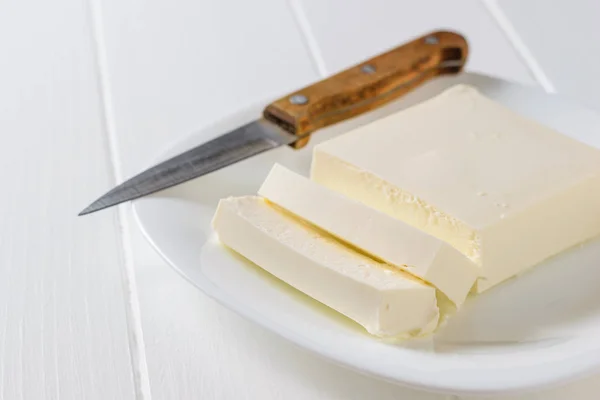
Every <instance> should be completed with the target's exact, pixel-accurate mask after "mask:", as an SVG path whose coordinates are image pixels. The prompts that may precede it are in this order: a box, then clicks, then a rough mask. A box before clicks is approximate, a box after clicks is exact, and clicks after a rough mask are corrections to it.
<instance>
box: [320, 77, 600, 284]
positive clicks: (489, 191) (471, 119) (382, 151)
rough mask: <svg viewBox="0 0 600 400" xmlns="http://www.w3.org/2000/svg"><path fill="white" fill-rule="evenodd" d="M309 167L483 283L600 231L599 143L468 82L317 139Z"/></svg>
mask: <svg viewBox="0 0 600 400" xmlns="http://www.w3.org/2000/svg"><path fill="white" fill-rule="evenodd" d="M311 177H312V179H313V180H314V181H316V182H318V183H320V184H322V185H324V186H327V187H329V188H331V189H333V190H336V191H338V192H340V193H343V194H345V195H346V196H348V197H351V198H353V199H355V200H358V201H361V202H363V203H365V204H367V205H369V206H371V207H373V208H376V209H378V210H380V211H382V212H384V213H386V214H388V215H390V216H393V217H395V218H398V219H400V220H403V221H405V222H407V223H408V224H410V225H412V226H414V227H417V228H419V229H421V230H423V231H425V232H427V233H429V234H431V235H433V236H435V237H437V238H440V239H442V240H444V241H446V242H448V243H449V244H451V245H452V246H454V247H455V248H456V249H458V250H459V251H461V252H462V253H463V254H465V255H467V256H468V257H469V258H471V259H472V260H473V261H474V262H475V263H477V264H478V265H479V266H480V267H481V269H480V277H479V279H478V282H477V290H478V291H479V292H481V291H483V290H486V289H488V288H490V287H492V286H494V285H496V284H498V283H500V282H502V281H504V280H506V279H507V278H509V277H511V276H514V275H516V274H518V273H520V272H522V271H524V270H525V269H527V268H529V267H531V266H532V265H534V264H536V263H539V262H540V261H542V260H544V259H546V258H548V257H550V256H553V255H555V254H557V253H559V252H561V251H563V250H565V249H567V248H569V247H571V246H573V245H575V244H577V243H580V242H583V241H585V240H587V239H590V238H592V237H593V236H596V235H598V234H599V233H600V151H599V150H598V149H595V148H592V147H589V146H587V145H585V144H583V143H580V142H578V141H576V140H574V139H571V138H569V137H567V136H564V135H562V134H560V133H558V132H555V131H553V130H551V129H549V128H547V127H545V126H542V125H540V124H538V123H536V122H533V121H530V120H528V119H526V118H524V117H522V116H520V115H518V114H516V113H515V112H513V111H511V110H510V109H508V108H505V107H504V106H502V105H500V104H498V103H496V102H494V101H492V100H490V99H488V98H486V97H485V96H483V95H482V94H480V93H479V92H478V91H477V90H476V89H474V88H472V87H470V86H466V85H457V86H454V87H452V88H450V89H448V90H446V91H445V92H443V93H442V94H440V95H438V96H436V97H434V98H432V99H430V100H428V101H425V102H423V103H421V104H419V105H417V106H414V107H412V108H410V109H407V110H404V111H402V112H399V113H396V114H394V115H391V116H389V117H386V118H384V119H380V120H378V121H376V122H374V123H371V124H369V125H366V126H363V127H360V128H358V129H356V130H354V131H352V132H349V133H347V134H345V135H342V136H339V137H336V138H334V139H332V140H329V141H327V142H325V143H322V144H320V145H318V146H317V147H316V148H315V151H314V157H313V164H312V171H311Z"/></svg>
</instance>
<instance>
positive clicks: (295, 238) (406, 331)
mask: <svg viewBox="0 0 600 400" xmlns="http://www.w3.org/2000/svg"><path fill="white" fill-rule="evenodd" d="M213 227H214V229H215V231H216V232H217V234H218V236H219V239H220V240H221V242H222V243H223V244H225V245H226V246H228V247H230V248H231V249H233V250H235V251H236V252H238V253H240V254H241V255H242V256H244V257H246V258H247V259H249V260H250V261H252V262H254V263H255V264H257V265H258V266H260V267H261V268H263V269H265V270H266V271H268V272H269V273H271V274H272V275H274V276H276V277H277V278H279V279H281V280H282V281H284V282H286V283H288V284H289V285H291V286H293V287H294V288H296V289H298V290H300V291H302V292H304V293H305V294H307V295H309V296H310V297H312V298H314V299H316V300H318V301H320V302H321V303H323V304H325V305H327V306H329V307H331V308H333V309H334V310H337V311H338V312H340V313H342V314H344V315H345V316H347V317H348V318H350V319H352V320H354V321H356V322H357V323H359V324H360V325H362V326H363V327H364V328H365V329H366V330H367V331H368V332H370V333H371V334H373V335H376V336H382V337H392V336H393V337H410V336H420V335H425V334H427V333H431V332H432V331H433V330H434V329H435V328H436V327H437V324H438V318H439V311H438V306H437V301H436V291H435V288H433V287H432V286H430V285H427V284H425V283H423V282H421V281H419V280H418V279H416V278H414V277H413V276H411V275H410V274H407V273H405V272H403V271H400V270H398V269H397V268H392V267H390V266H387V265H385V264H382V263H379V262H377V261H374V260H373V259H371V258H369V257H366V256H364V255H362V254H359V253H357V252H355V251H353V250H351V249H349V248H347V247H346V246H344V245H343V244H341V243H339V242H338V241H337V240H335V239H334V238H333V237H331V236H329V235H327V234H326V233H324V232H320V231H318V230H316V229H315V228H313V227H311V226H310V225H308V224H306V223H304V222H302V221H299V220H298V219H296V218H294V217H293V216H292V215H290V214H288V213H285V212H284V211H283V210H279V209H276V208H275V207H272V206H270V205H268V204H267V203H266V202H265V201H264V199H262V198H260V197H255V196H248V197H239V198H227V199H223V200H221V201H220V202H219V206H218V208H217V211H216V214H215V216H214V219H213Z"/></svg>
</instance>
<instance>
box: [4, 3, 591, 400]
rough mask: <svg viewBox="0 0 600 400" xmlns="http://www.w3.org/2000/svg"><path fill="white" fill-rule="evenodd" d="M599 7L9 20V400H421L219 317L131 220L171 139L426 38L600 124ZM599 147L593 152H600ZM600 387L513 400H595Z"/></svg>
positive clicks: (85, 7) (33, 14)
mask: <svg viewBox="0 0 600 400" xmlns="http://www.w3.org/2000/svg"><path fill="white" fill-rule="evenodd" d="M598 17H600V3H599V2H596V1H595V0H569V1H545V0H498V1H493V0H462V1H454V2H450V1H445V0H421V1H408V0H396V1H393V0H368V1H367V0H362V1H360V0H253V1H248V0H212V1H209V0H172V1H167V0H53V1H49V0H0V135H1V138H2V142H0V182H1V184H2V196H0V356H1V359H0V398H1V399H6V400H13V399H15V400H16V399H78V400H79V399H146V400H148V399H184V400H187V399H219V400H220V399H226V400H228V399H235V400H238V399H269V400H270V399H285V400H288V399H291V400H293V399H299V400H300V399H302V400H304V399H344V400H345V399H410V400H444V399H452V398H454V399H456V397H452V396H444V395H438V394H429V393H421V392H416V391H413V390H410V389H406V388H401V387H397V386H394V385H391V384H388V383H383V382H379V381H377V380H374V379H371V378H367V377H363V376H360V375H357V374H356V373H354V372H350V371H347V370H344V369H341V368H339V367H336V366H332V365H329V364H327V363H326V362H323V361H322V360H320V359H317V358H315V357H314V356H312V355H310V354H308V353H305V352H304V351H302V350H299V349H297V348H295V347H292V346H291V345H289V344H288V343H287V342H285V341H283V340H282V339H280V338H278V337H276V336H274V335H273V334H271V333H268V332H266V331H264V330H262V329H261V328H258V327H256V326H253V325H252V324H250V323H248V322H246V321H245V320H242V319H241V318H240V317H238V316H237V315H234V314H233V313H232V312H230V311H228V310H226V309H224V308H222V307H221V306H219V305H217V304H215V303H214V302H213V301H212V300H210V299H208V298H207V297H206V296H204V295H203V294H202V293H200V292H198V291H197V290H196V289H194V288H193V287H192V286H191V285H189V284H188V283H186V282H184V281H183V279H182V278H180V277H179V276H178V275H176V274H175V273H174V272H173V271H171V270H170V269H169V268H168V267H167V266H166V265H165V263H164V262H163V261H162V260H161V259H160V258H159V257H158V256H157V255H156V254H155V253H154V251H153V250H152V249H151V248H150V247H149V245H148V244H146V242H145V241H144V240H143V239H142V237H141V234H140V232H139V231H138V229H137V227H136V226H135V224H134V223H133V221H132V219H131V215H130V210H129V207H128V206H127V205H125V206H121V207H120V208H118V209H111V210H108V211H106V212H102V213H98V214H94V215H91V216H89V217H86V218H77V217H75V215H76V214H77V212H78V211H79V210H80V209H81V208H83V207H84V206H85V205H87V203H89V202H90V201H91V200H93V199H94V198H95V197H97V196H98V195H100V194H102V193H103V192H104V191H106V190H108V189H109V188H111V187H112V186H113V185H114V184H115V183H116V182H119V181H121V180H123V179H124V178H126V177H128V176H130V175H132V174H134V173H135V172H137V171H139V169H140V168H143V167H145V166H146V164H147V163H148V162H149V161H150V160H152V158H153V157H154V156H155V155H156V154H158V153H160V152H161V151H162V150H163V149H164V148H165V147H166V146H167V145H168V144H169V143H171V142H172V141H174V140H175V139H176V138H177V137H180V136H182V135H185V134H187V133H189V132H191V131H193V130H196V129H198V128H201V127H203V126H205V125H207V124H210V123H212V122H214V121H216V120H219V119H221V118H223V117H226V116H227V115H228V114H230V113H232V112H235V111H236V110H238V109H240V108H242V107H245V106H248V105H249V104H252V103H255V102H257V101H261V100H265V101H267V100H269V99H273V98H275V97H278V96H280V95H283V94H285V93H286V92H289V91H291V90H293V89H295V88H297V87H299V86H302V85H305V84H308V83H310V82H312V81H315V80H317V79H319V78H322V77H324V76H327V75H329V74H331V73H333V72H336V71H338V70H340V69H343V68H345V67H347V66H349V65H352V64H354V63H356V62H358V61H360V60H362V59H364V58H366V57H369V56H372V55H375V54H376V53H378V52H381V51H382V50H385V49H387V48H389V47H392V46H396V45H398V44H400V43H402V42H404V41H407V40H408V39H410V38H412V37H414V36H417V35H421V34H423V33H425V32H426V31H429V30H434V29H440V28H450V29H455V30H458V31H460V32H462V33H463V34H465V35H466V36H467V38H468V40H469V42H470V45H471V58H470V61H469V64H468V69H469V70H473V71H478V72H483V73H487V74H493V75H497V76H500V77H503V78H505V79H509V80H513V81H517V82H521V83H524V84H529V85H540V86H541V87H542V88H543V89H544V90H547V91H556V92H559V93H561V94H564V95H566V96H569V97H572V98H575V99H576V100H578V101H580V102H581V103H584V104H586V105H589V106H591V107H595V108H597V109H599V110H600V94H598V93H600V80H598V78H597V76H598V75H597V72H596V71H597V69H598V66H599V65H600V27H599V23H598ZM599 134H600V133H599ZM599 392H600V376H594V377H591V378H588V379H586V380H584V381H579V382H574V383H571V384H569V385H567V386H564V387H561V388H555V389H552V390H545V391H543V392H539V393H531V394H525V395H515V396H504V397H502V399H503V400H508V399H511V400H513V399H514V400H516V399H522V400H533V399H544V400H555V399H565V400H567V399H568V400H571V399H574V400H587V399H596V398H598V393H599Z"/></svg>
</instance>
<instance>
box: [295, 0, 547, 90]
mask: <svg viewBox="0 0 600 400" xmlns="http://www.w3.org/2000/svg"><path fill="white" fill-rule="evenodd" d="M293 4H294V5H295V9H296V10H297V12H298V15H299V20H300V21H304V23H303V24H302V25H303V26H304V29H305V32H306V34H307V37H308V43H311V44H312V48H313V53H314V57H315V59H316V60H317V65H320V67H321V70H322V72H323V73H325V74H328V73H333V72H336V71H339V70H341V69H344V68H346V67H347V66H349V65H352V64H354V63H356V62H357V61H359V60H362V59H365V58H369V57H372V56H373V55H374V54H377V53H379V52H381V51H383V50H385V49H389V48H391V47H394V46H397V45H398V43H401V42H403V41H406V40H408V39H409V38H412V37H416V36H421V35H422V34H424V33H425V32H428V31H432V30H438V29H450V30H456V31H458V32H461V33H462V34H463V35H465V37H466V38H467V40H468V41H469V47H470V54H469V61H468V63H467V69H468V70H471V71H477V72H483V73H486V74H490V75H495V76H499V77H502V78H505V79H509V80H513V81H517V82H522V83H526V84H534V83H535V80H534V79H533V78H532V77H531V75H530V74H529V71H528V69H527V67H526V66H525V65H524V64H523V63H522V62H521V60H520V58H519V55H518V54H517V52H515V50H514V49H513V47H512V45H511V43H510V42H509V41H508V39H507V38H506V37H505V35H504V33H503V32H502V31H501V30H500V29H499V28H498V26H497V25H496V22H495V21H494V19H493V18H492V17H491V16H490V15H489V14H488V12H487V10H486V9H485V7H484V6H483V5H482V4H481V3H480V1H478V0H466V1H460V2H449V1H443V0H424V1H418V2H414V1H413V2H410V1H395V2H391V1H387V0H371V1H363V2H361V1H345V0H326V1H322V0H293Z"/></svg>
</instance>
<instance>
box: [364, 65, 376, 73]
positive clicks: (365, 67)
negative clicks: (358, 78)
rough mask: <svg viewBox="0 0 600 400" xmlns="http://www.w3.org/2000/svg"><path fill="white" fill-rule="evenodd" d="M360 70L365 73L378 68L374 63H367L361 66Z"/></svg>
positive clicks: (372, 71) (373, 71)
mask: <svg viewBox="0 0 600 400" xmlns="http://www.w3.org/2000/svg"><path fill="white" fill-rule="evenodd" d="M360 70H361V71H362V72H364V73H365V74H373V73H375V71H376V68H375V66H374V65H371V64H365V65H363V66H362V67H360Z"/></svg>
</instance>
